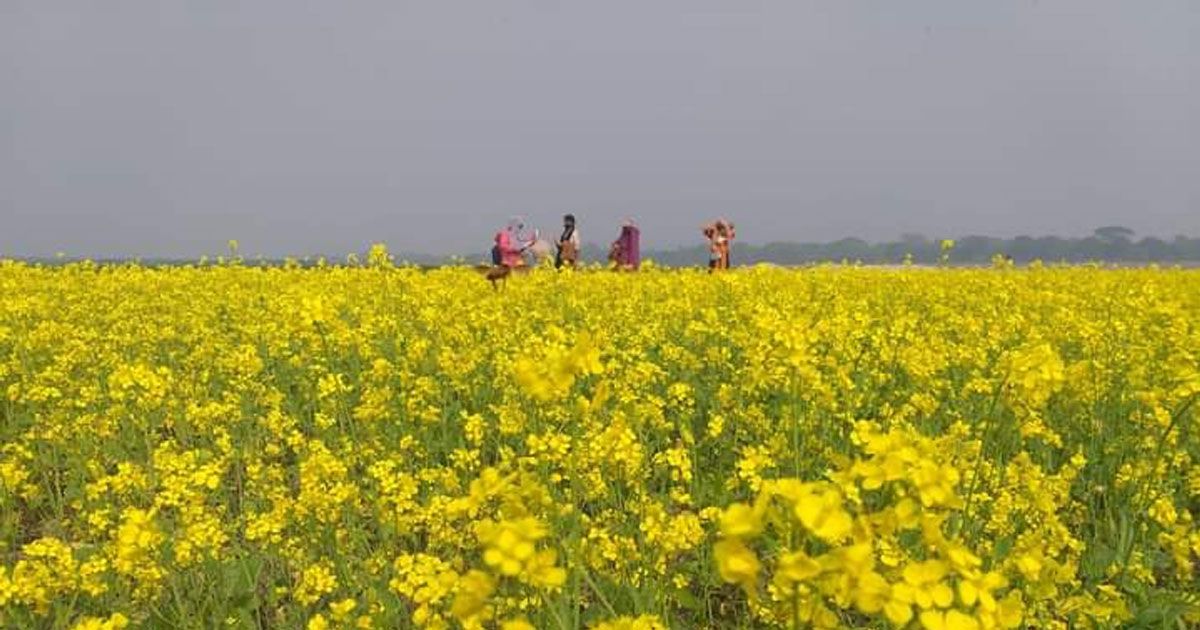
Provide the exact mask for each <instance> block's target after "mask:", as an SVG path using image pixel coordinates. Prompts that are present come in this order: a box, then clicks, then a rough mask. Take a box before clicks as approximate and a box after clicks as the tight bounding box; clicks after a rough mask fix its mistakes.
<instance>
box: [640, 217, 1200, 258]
mask: <svg viewBox="0 0 1200 630" xmlns="http://www.w3.org/2000/svg"><path fill="white" fill-rule="evenodd" d="M943 254H945V255H946V256H947V258H948V261H949V262H950V263H951V264H988V263H990V262H992V260H993V259H994V258H995V257H996V256H997V255H999V256H1002V257H1006V258H1009V259H1011V260H1012V261H1013V262H1015V263H1018V264H1023V263H1028V262H1031V261H1034V260H1041V261H1043V262H1047V263H1052V262H1072V263H1080V262H1088V261H1107V262H1127V263H1148V262H1163V263H1175V262H1180V263H1182V262H1190V263H1194V262H1200V238H1190V237H1186V236H1176V237H1175V238H1173V239H1171V240H1169V241H1168V240H1163V239H1160V238H1155V237H1153V236H1147V237H1144V238H1140V239H1138V238H1135V234H1134V232H1133V230H1130V229H1128V228H1125V227H1121V226H1107V227H1102V228H1098V229H1096V230H1095V231H1094V232H1093V233H1092V234H1091V235H1090V236H1087V237H1084V238H1062V237H1058V236H1041V237H1032V236H1018V237H1016V238H1009V239H1005V238H995V237H990V236H966V237H962V238H957V239H953V247H952V248H950V249H949V250H948V251H946V250H944V249H943V239H930V238H926V237H925V236H923V235H919V234H908V235H905V236H903V237H901V238H900V239H899V240H896V241H890V242H883V243H871V242H867V241H864V240H862V239H858V238H844V239H841V240H838V241H833V242H828V243H767V244H765V245H750V244H745V243H737V244H735V247H734V262H735V263H737V264H743V265H744V264H754V263H760V262H767V263H774V264H778V265H801V264H807V263H816V262H841V261H843V260H846V261H850V262H857V261H861V262H863V263H865V264H895V263H901V262H903V261H904V260H905V259H906V258H909V259H910V260H911V261H912V262H913V263H915V264H935V263H937V262H939V261H940V260H941V259H942V256H943ZM646 256H647V257H649V258H653V259H654V261H655V262H657V263H660V264H663V265H668V266H692V265H702V264H705V262H706V261H707V259H708V253H707V250H706V249H705V247H703V246H702V245H699V246H696V247H689V248H682V249H676V250H671V251H658V252H649V253H647V255H646Z"/></svg>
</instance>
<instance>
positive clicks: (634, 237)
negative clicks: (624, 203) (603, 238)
mask: <svg viewBox="0 0 1200 630" xmlns="http://www.w3.org/2000/svg"><path fill="white" fill-rule="evenodd" d="M640 241H641V230H639V229H638V227H637V224H636V223H634V222H633V219H626V220H625V224H624V225H622V226H621V235H620V236H619V237H617V240H615V241H613V244H612V247H611V248H609V250H608V260H609V262H611V263H612V264H613V265H614V266H615V269H616V270H617V271H636V270H637V269H638V267H640V266H641V263H642V258H641V242H640Z"/></svg>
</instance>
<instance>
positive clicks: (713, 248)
mask: <svg viewBox="0 0 1200 630" xmlns="http://www.w3.org/2000/svg"><path fill="white" fill-rule="evenodd" d="M703 233H704V237H705V238H706V239H708V247H709V262H708V267H709V269H710V270H718V269H728V268H729V254H730V249H731V246H732V243H733V238H734V227H733V223H731V222H729V221H727V220H725V219H717V220H716V221H713V222H711V223H707V224H705V225H704V227H703ZM581 242H582V241H581V240H580V237H579V228H578V227H577V226H576V222H575V215H573V214H567V215H564V216H563V230H562V233H561V234H560V235H559V237H558V241H557V242H555V243H554V244H550V243H548V242H546V241H545V240H543V239H542V238H541V236H540V233H539V232H538V231H537V230H533V231H532V232H527V231H526V230H525V222H524V220H523V219H521V218H519V217H514V218H513V219H511V220H509V222H508V225H507V226H506V227H505V228H504V229H502V230H500V231H499V232H497V233H496V237H495V243H494V245H493V246H492V265H493V269H494V270H498V271H504V272H507V271H511V270H512V269H516V268H518V267H524V266H526V261H525V256H526V254H531V255H532V256H533V258H534V260H535V261H538V262H540V261H542V260H545V259H548V258H549V257H550V255H551V252H552V251H553V255H554V266H555V267H556V268H559V269H561V268H563V267H571V268H573V267H575V266H577V265H578V264H579V256H580V250H581ZM608 262H609V264H610V265H611V266H612V268H613V269H616V270H618V271H636V270H637V269H638V268H639V267H640V266H641V230H639V229H638V226H637V223H635V222H634V221H633V219H626V220H625V221H624V223H623V224H622V225H621V233H620V235H619V236H618V237H617V240H615V241H613V242H612V245H611V246H609V250H608Z"/></svg>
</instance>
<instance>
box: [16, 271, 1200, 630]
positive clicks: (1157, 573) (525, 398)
mask: <svg viewBox="0 0 1200 630" xmlns="http://www.w3.org/2000/svg"><path fill="white" fill-rule="evenodd" d="M1198 397H1200V272H1197V271H1184V270H1168V269H1154V268H1150V269H1139V270H1131V269H1126V270H1113V269H1101V268H1098V267H1054V266H1046V267H1031V268H1005V269H951V268H933V269H916V268H897V269H870V268H856V267H849V266H845V267H833V266H829V267H814V268H807V269H796V270H786V269H769V268H750V269H737V270H733V271H731V272H727V273H723V274H717V275H709V274H708V273H705V272H701V271H698V270H697V271H687V270H663V269H654V268H651V269H649V270H647V271H643V272H641V273H626V274H618V273H610V272H601V271H584V272H567V273H556V272H554V271H543V270H538V271H534V272H532V273H529V274H525V275H516V276H514V277H512V278H510V279H509V280H508V281H507V282H506V283H505V284H504V285H502V286H501V287H500V288H499V290H493V289H492V287H491V286H490V285H489V284H488V283H487V282H486V281H485V280H484V279H483V277H482V276H481V275H480V274H479V273H478V272H476V271H474V270H472V269H468V268H443V269H437V270H427V271H422V270H417V269H409V268H397V267H393V266H391V265H390V264H389V263H387V261H386V259H385V258H383V257H380V256H373V257H372V259H371V263H370V264H363V265H340V266H323V267H317V268H299V267H296V266H279V267H270V268H267V267H252V266H243V265H240V264H237V263H225V264H217V265H194V266H190V267H161V268H149V267H140V266H137V265H123V266H122V265H108V266H102V265H95V264H91V263H73V264H67V265H62V266H38V265H33V264H27V263H18V262H4V263H0V445H2V446H0V626H3V627H9V628H87V629H101V628H111V629H116V628H126V627H127V628H218V627H222V628H307V629H311V630H320V629H324V628H408V627H422V628H487V629H503V630H519V629H527V628H539V629H541V628H547V629H560V628H571V629H574V628H598V629H635V628H636V629H656V628H775V627H779V628H786V627H805V628H806V627H814V628H836V627H866V628H925V629H928V630H940V629H943V628H945V629H954V630H970V629H991V628H1126V627H1155V628H1187V627H1197V625H1198V624H1200V594H1198V593H1200V580H1198V578H1197V571H1198V570H1200V527H1198V526H1197V523H1196V518H1197V516H1200V465H1198V461H1200V402H1198Z"/></svg>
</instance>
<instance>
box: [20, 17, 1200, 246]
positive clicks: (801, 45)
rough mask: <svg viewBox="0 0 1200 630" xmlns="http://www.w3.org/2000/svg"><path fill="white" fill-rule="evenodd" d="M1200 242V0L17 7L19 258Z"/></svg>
mask: <svg viewBox="0 0 1200 630" xmlns="http://www.w3.org/2000/svg"><path fill="white" fill-rule="evenodd" d="M567 210H571V211H574V212H575V213H576V214H577V215H579V217H580V221H581V233H582V234H583V235H584V240H585V241H595V242H603V243H607V242H608V241H609V240H611V239H612V238H614V237H615V236H616V233H617V230H618V221H619V220H620V218H621V217H623V216H626V215H633V216H635V217H637V218H638V219H639V220H640V222H641V224H642V226H643V233H644V237H643V239H644V242H645V243H646V245H645V246H648V247H663V246H675V245H681V244H692V243H696V242H698V241H699V238H700V235H699V232H698V226H699V224H700V223H701V221H702V220H703V219H705V218H708V217H710V216H712V215H717V214H725V215H728V216H730V217H732V218H734V219H735V220H736V221H737V223H738V236H739V237H740V238H741V239H742V240H745V241H749V242H767V241H772V240H826V239H835V238H839V237H842V236H860V237H865V238H868V239H886V238H892V237H895V236H898V235H899V234H901V233H902V232H923V233H926V234H928V235H930V236H958V235H964V234H968V233H986V234H992V235H997V236H1012V235H1016V234H1020V233H1029V234H1044V233H1055V234H1062V235H1081V234H1086V233H1088V232H1090V231H1091V229H1092V228H1093V227H1096V226H1098V225H1104V224H1113V223H1117V224H1123V225H1127V226H1129V227H1132V228H1134V229H1136V230H1138V232H1139V233H1151V234H1157V235H1161V236H1168V237H1169V236H1173V235H1175V234H1177V233H1186V234H1191V235H1196V234H1200V1H1197V0H1139V1H1133V0H878V1H858V0H828V1H824V2H809V1H804V0H780V1H778V2H759V1H753V0H726V1H723V2H711V1H703V0H653V1H650V2H647V1H645V0H639V1H633V0H605V1H588V2H584V1H566V2H562V1H550V0H544V1H506V0H488V1H484V0H478V1H472V2H467V1H461V0H429V1H427V2H416V1H411V0H383V1H378V2H373V1H367V0H356V1H346V2H342V1H332V0H330V1H322V2H307V1H302V0H254V1H252V2H245V1H240V0H239V1H219V0H215V1H203V2H202V1H190V2H179V1H171V0H145V1H120V0H114V1H111V2H92V1H86V2H85V1H83V0H79V1H75V2H71V1H66V0H61V1H60V0H2V1H0V255H14V254H15V255H47V254H52V253H54V252H56V251H64V252H67V253H69V254H73V255H92V256H99V255H142V256H157V255H171V256H189V257H190V256H198V255H200V254H202V253H205V252H219V251H221V250H222V249H223V248H224V244H225V242H226V240H227V239H230V238H237V239H239V240H240V241H241V243H242V247H243V250H244V251H246V252H248V253H263V254H269V255H279V254H306V253H312V252H327V253H345V252H348V251H356V250H362V249H364V248H365V246H366V244H368V243H370V242H371V241H375V240H383V241H386V242H387V243H389V245H390V246H391V247H392V249H393V250H406V251H416V252H429V253H440V252H452V251H456V252H464V251H473V252H474V251H477V252H483V251H485V250H486V248H487V247H488V246H489V244H490V238H491V234H492V233H493V232H494V230H495V229H496V227H497V226H499V225H501V224H503V222H504V221H505V219H506V218H507V217H508V216H509V215H511V214H514V213H521V214H525V215H528V216H529V217H530V218H531V220H532V221H533V222H534V223H537V224H539V225H540V226H541V227H543V228H544V229H546V230H552V229H554V228H556V226H557V224H558V217H559V216H560V215H561V214H562V212H563V211H567Z"/></svg>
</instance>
